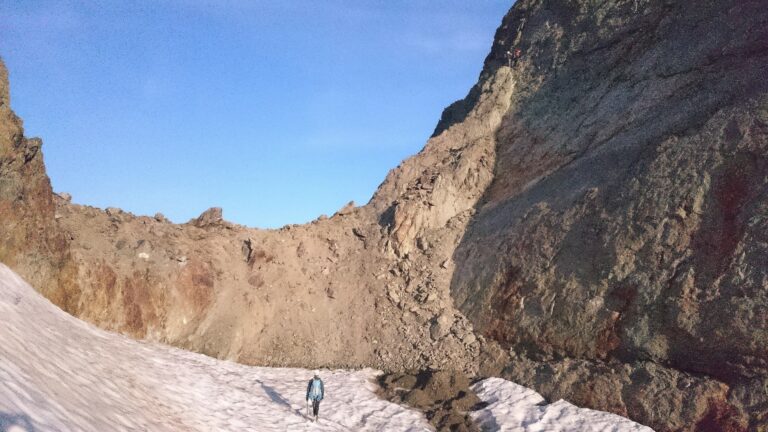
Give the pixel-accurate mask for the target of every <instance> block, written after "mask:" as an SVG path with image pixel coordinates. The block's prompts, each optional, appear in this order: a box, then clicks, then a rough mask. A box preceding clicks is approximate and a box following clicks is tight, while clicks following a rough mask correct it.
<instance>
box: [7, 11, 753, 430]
mask: <svg viewBox="0 0 768 432" xmlns="http://www.w3.org/2000/svg"><path fill="white" fill-rule="evenodd" d="M761 3H762V2H759V1H752V2H750V1H725V0H719V1H706V2H700V3H697V4H696V6H695V7H690V6H689V5H686V4H683V3H680V2H672V1H646V0H631V1H630V0H627V1H619V0H608V1H604V2H592V1H587V0H571V1H566V0H549V1H546V0H519V1H518V2H517V3H516V4H515V6H514V8H513V9H512V10H511V11H510V12H509V13H508V14H507V16H505V17H504V19H503V22H502V25H501V27H500V28H499V30H498V31H497V34H496V37H495V41H494V44H493V47H492V50H491V53H490V54H489V56H488V57H487V59H486V61H485V65H484V68H483V71H482V73H481V75H480V78H479V80H478V83H477V84H476V85H475V86H474V87H473V88H472V89H471V90H470V92H469V94H468V96H467V97H466V98H465V99H464V100H462V101H459V102H456V103H454V104H453V105H451V106H450V107H448V108H447V109H446V110H445V112H444V113H443V117H442V119H441V120H440V122H439V124H438V126H437V128H436V129H435V133H434V135H433V136H432V137H431V138H430V140H429V141H428V142H427V144H426V146H425V148H424V150H422V151H421V152H420V153H419V154H417V155H415V156H414V157H412V158H410V159H408V160H406V161H404V162H403V163H402V164H401V165H400V166H398V167H397V168H395V169H393V170H392V171H391V172H390V173H389V175H388V176H387V178H386V179H385V181H384V183H382V185H381V186H380V188H379V189H378V190H377V192H376V193H375V195H374V196H373V198H372V199H371V201H370V202H369V203H368V204H366V205H364V206H362V207H355V206H354V205H352V204H350V205H348V206H345V207H344V208H343V209H341V210H340V211H339V212H337V213H336V214H334V215H333V216H332V217H330V218H327V217H321V218H318V220H316V221H314V222H312V223H310V224H306V225H301V226H286V227H284V228H282V229H280V230H257V229H251V228H246V227H242V226H238V225H235V224H232V223H229V222H226V221H224V220H223V218H222V212H221V209H216V208H213V209H211V210H209V211H206V212H205V213H203V215H201V216H200V217H199V218H197V219H193V220H192V221H190V222H189V223H187V224H181V225H175V224H172V223H169V222H168V221H167V220H166V219H165V218H164V217H162V215H159V216H155V217H152V218H150V217H145V216H135V215H132V214H130V213H127V212H123V211H121V210H119V209H107V210H106V211H102V210H99V209H95V208H91V207H86V206H81V205H77V204H74V203H71V202H69V200H67V199H62V198H55V202H54V197H53V196H52V194H51V190H50V185H49V182H48V180H47V177H45V172H44V167H43V165H42V159H41V155H40V152H39V141H37V140H27V139H24V138H23V136H22V135H21V127H20V122H19V121H18V120H17V119H16V118H15V116H13V114H12V113H11V111H10V109H9V107H8V96H7V93H8V92H7V86H6V85H4V87H3V91H2V93H1V94H0V96H2V99H0V100H2V101H3V102H2V106H1V107H0V111H1V113H0V114H2V119H0V121H1V122H2V123H1V124H2V137H0V138H2V140H3V141H1V142H0V151H1V152H2V153H0V155H1V157H2V159H0V161H2V165H0V210H2V212H3V219H2V220H0V227H2V229H3V231H2V233H0V234H1V235H2V237H0V240H2V243H0V260H3V261H4V262H7V263H9V264H10V265H11V266H12V267H13V268H14V269H16V270H17V271H20V272H21V273H23V274H24V275H25V276H27V277H30V280H31V281H32V282H33V284H34V285H35V286H37V287H38V289H40V287H42V286H45V285H46V284H48V285H50V286H54V287H57V288H54V289H53V290H51V291H49V292H44V294H46V295H47V296H48V297H49V298H51V299H53V300H54V301H55V302H56V303H57V304H59V305H61V306H62V307H63V308H65V309H66V310H67V311H69V312H70V313H73V314H74V315H77V316H79V317H81V318H83V319H86V320H88V321H91V322H93V323H95V324H97V325H99V326H102V327H104V328H107V329H111V330H116V331H120V332H123V333H127V334H130V335H132V336H134V337H138V338H147V339H152V340H159V341H163V342H167V343H170V344H173V345H177V346H181V347H184V348H188V349H191V350H195V351H199V352H203V353H206V354H209V355H212V356H216V357H220V358H229V359H232V360H236V361H240V362H244V363H251V364H265V365H285V366H289V365H290V366H298V365H300V366H304V367H311V366H375V367H379V368H383V369H386V370H394V371H402V370H406V369H425V368H429V369H442V370H460V371H463V372H465V373H468V374H469V375H503V376H504V377H506V378H510V379H512V380H514V381H517V382H519V383H521V384H523V385H526V386H528V387H531V388H533V389H535V390H536V391H538V392H540V393H541V394H542V395H544V396H545V397H547V398H550V399H557V398H564V399H567V400H569V401H571V402H573V403H576V404H579V405H583V406H587V407H592V408H596V409H600V410H607V411H611V412H615V413H618V414H622V415H626V416H628V417H630V418H632V419H633V420H636V421H638V422H641V423H644V424H647V425H649V426H651V427H653V428H655V429H657V430H663V431H665V430H668V431H677V430H727V431H737V430H765V429H766V428H768V396H766V393H767V390H768V378H767V377H768V349H766V348H765V347H766V346H768V265H766V263H767V262H768V237H766V234H765V233H766V232H768V136H767V134H768V76H766V74H767V73H766V71H768V10H766V8H765V7H764V5H763V4H761ZM514 48H520V49H521V50H522V52H523V55H522V57H521V59H520V60H519V61H518V62H517V64H516V65H514V67H509V65H510V63H509V62H508V60H507V58H506V53H507V52H508V51H509V50H511V49H514ZM2 71H3V75H4V74H5V72H4V69H3V70H2ZM3 82H5V81H3ZM54 204H55V208H54ZM54 212H56V214H57V215H58V217H59V219H55V217H54ZM6 215H10V216H8V217H6ZM43 282H45V284H44V283H43Z"/></svg>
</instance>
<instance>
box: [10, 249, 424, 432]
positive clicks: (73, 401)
mask: <svg viewBox="0 0 768 432" xmlns="http://www.w3.org/2000/svg"><path fill="white" fill-rule="evenodd" d="M376 373H377V372H376V371H374V370H371V369H367V370H362V371H352V372H350V371H341V370H336V371H321V377H322V378H323V381H324V382H325V389H326V395H327V397H326V399H325V400H324V401H323V402H322V403H321V405H320V421H319V422H317V423H312V422H310V421H309V420H308V419H307V418H306V417H305V413H306V407H305V404H306V402H305V400H304V396H305V392H306V385H307V382H308V380H309V379H310V378H311V376H312V372H311V371H308V370H304V369H288V368H265V367H249V366H244V365H240V364H237V363H232V362H228V361H221V360H216V359H213V358H210V357H206V356H204V355H201V354H196V353H192V352H187V351H183V350H179V349H175V348H171V347H167V346H164V345H160V344H154V343H145V342H139V341H134V340H131V339H129V338H127V337H124V336H121V335H117V334H113V333H108V332H105V331H103V330H100V329H98V328H96V327H94V326H92V325H90V324H87V323H85V322H83V321H80V320H78V319H76V318H74V317H72V316H70V315H68V314H67V313H65V312H63V311H62V310H61V309H58V308H57V307H56V306H54V305H53V304H51V303H50V302H48V300H46V299H45V298H43V297H42V296H40V295H39V294H38V293H37V292H36V291H34V289H32V288H31V287H30V286H29V285H27V283H25V282H24V281H23V280H22V279H21V278H19V277H18V276H17V275H16V274H14V273H13V272H12V271H11V270H10V269H8V267H6V266H4V265H2V264H0V431H14V432H23V431H27V432H32V431H36V432H37V431H83V432H87V431H94V432H105V431H128V430H132V431H249V430H250V431H281V432H282V431H310V430H311V431H384V430H386V431H424V430H432V429H431V427H430V426H429V423H428V422H427V420H426V418H425V417H424V416H423V415H422V414H421V413H420V412H418V411H415V410H411V409H408V408H405V407H402V406H400V405H396V404H393V403H390V402H387V401H384V400H382V399H379V398H378V397H377V396H376V395H375V393H374V391H375V385H374V384H372V382H371V381H372V379H373V378H374V377H375V375H376Z"/></svg>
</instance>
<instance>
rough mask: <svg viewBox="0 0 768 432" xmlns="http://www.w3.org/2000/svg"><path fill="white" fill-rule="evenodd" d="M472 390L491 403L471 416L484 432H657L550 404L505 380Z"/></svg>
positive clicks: (615, 417)
mask: <svg viewBox="0 0 768 432" xmlns="http://www.w3.org/2000/svg"><path fill="white" fill-rule="evenodd" d="M472 390H473V391H474V392H475V393H476V394H477V396H478V397H479V398H480V399H481V400H482V401H484V402H486V403H488V404H489V405H488V406H487V407H486V408H484V409H482V410H478V411H475V412H474V413H472V414H471V415H472V418H473V419H474V420H475V421H476V422H477V423H478V424H480V427H481V428H482V429H483V430H484V431H485V430H488V431H503V432H543V431H548V432H550V431H551V432H554V431H562V432H566V431H589V432H624V431H634V432H653V429H651V428H649V427H647V426H642V425H640V424H638V423H635V422H633V421H632V420H629V419H626V418H624V417H621V416H618V415H616V414H611V413H607V412H602V411H595V410H591V409H586V408H579V407H577V406H575V405H572V404H570V403H568V402H566V401H564V400H559V401H557V402H555V403H553V404H549V405H546V400H545V399H544V398H543V397H542V396H541V395H540V394H538V393H536V392H535V391H533V390H531V389H529V388H527V387H523V386H521V385H517V384H515V383H513V382H510V381H507V380H505V379H501V378H487V379H484V380H482V381H480V382H478V383H477V384H475V385H473V386H472Z"/></svg>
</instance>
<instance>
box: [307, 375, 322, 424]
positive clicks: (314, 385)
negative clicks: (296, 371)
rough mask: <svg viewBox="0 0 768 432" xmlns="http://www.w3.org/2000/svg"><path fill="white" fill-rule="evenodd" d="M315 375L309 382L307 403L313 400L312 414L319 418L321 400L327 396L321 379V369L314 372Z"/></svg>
mask: <svg viewBox="0 0 768 432" xmlns="http://www.w3.org/2000/svg"><path fill="white" fill-rule="evenodd" d="M314 374H315V376H314V377H312V379H311V380H309V384H307V404H309V402H310V401H311V402H312V414H313V415H314V416H315V420H317V413H318V411H319V410H320V401H321V400H323V397H325V387H324V386H323V380H321V379H320V371H315V372H314Z"/></svg>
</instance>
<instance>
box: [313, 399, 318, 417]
mask: <svg viewBox="0 0 768 432" xmlns="http://www.w3.org/2000/svg"><path fill="white" fill-rule="evenodd" d="M318 411H320V401H319V400H313V401H312V415H314V416H315V417H317V412H318Z"/></svg>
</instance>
